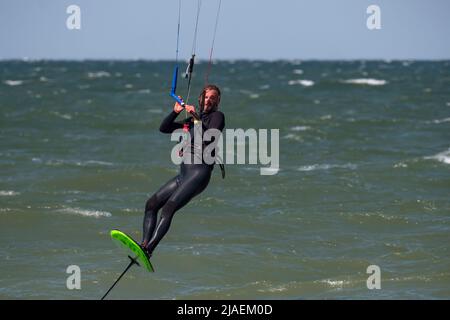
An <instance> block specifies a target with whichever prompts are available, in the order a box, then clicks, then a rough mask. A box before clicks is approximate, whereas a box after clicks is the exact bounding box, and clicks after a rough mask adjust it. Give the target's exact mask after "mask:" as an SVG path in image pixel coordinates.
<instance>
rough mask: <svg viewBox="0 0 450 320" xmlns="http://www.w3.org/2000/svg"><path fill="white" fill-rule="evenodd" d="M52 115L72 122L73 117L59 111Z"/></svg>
mask: <svg viewBox="0 0 450 320" xmlns="http://www.w3.org/2000/svg"><path fill="white" fill-rule="evenodd" d="M51 114H53V115H55V116H57V117H59V118H62V119H65V120H72V116H71V115H70V114H64V113H59V112H57V111H56V112H51Z"/></svg>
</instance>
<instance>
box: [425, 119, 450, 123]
mask: <svg viewBox="0 0 450 320" xmlns="http://www.w3.org/2000/svg"><path fill="white" fill-rule="evenodd" d="M444 122H450V118H444V119H436V120H433V121H431V123H435V124H440V123H444ZM428 123H430V122H428Z"/></svg>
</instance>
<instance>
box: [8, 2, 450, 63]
mask: <svg viewBox="0 0 450 320" xmlns="http://www.w3.org/2000/svg"><path fill="white" fill-rule="evenodd" d="M181 2H182V4H181V30H180V43H179V56H180V58H181V59H188V58H189V57H190V55H191V52H192V47H193V35H194V28H195V20H196V19H195V18H196V12H197V3H198V0H181ZM70 5H77V6H78V7H79V8H80V13H81V14H80V22H81V24H80V25H81V29H79V30H76V29H75V30H71V29H69V28H68V27H67V26H66V21H67V19H68V18H69V16H70V14H68V13H67V12H66V10H67V8H68V7H69V6H70ZM178 5H179V0H127V1H125V0H39V1H37V0H0V59H24V58H28V59H58V60H61V59H65V60H67V59H70V60H83V59H120V60H122V59H123V60H135V59H144V60H161V59H162V60H173V59H175V55H176V42H177V22H178ZM218 5H219V0H201V7H200V18H199V25H198V39H197V46H196V55H197V58H199V59H208V58H209V51H210V48H211V44H212V39H213V31H214V25H215V19H216V13H217V8H218ZM370 5H377V6H378V7H379V8H380V26H381V29H375V30H370V29H369V28H368V27H367V20H368V18H369V17H370V15H371V14H368V13H367V11H366V10H367V8H368V7H369V6H370ZM449 13H450V0H370V1H369V0H339V1H338V0H277V1H275V0H222V2H221V10H220V16H219V22H218V29H217V34H216V39H215V46H214V59H251V60H253V59H258V60H279V59H301V60H350V59H389V60H391V59H420V60H442V59H450V41H449V39H450V36H449V31H450V19H449V18H448V14H449Z"/></svg>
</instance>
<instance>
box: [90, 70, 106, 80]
mask: <svg viewBox="0 0 450 320" xmlns="http://www.w3.org/2000/svg"><path fill="white" fill-rule="evenodd" d="M109 77H111V74H110V73H109V72H106V71H97V72H88V78H89V79H97V78H109Z"/></svg>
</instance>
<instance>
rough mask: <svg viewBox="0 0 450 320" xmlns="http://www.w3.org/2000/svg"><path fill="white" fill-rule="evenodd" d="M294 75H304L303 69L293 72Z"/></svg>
mask: <svg viewBox="0 0 450 320" xmlns="http://www.w3.org/2000/svg"><path fill="white" fill-rule="evenodd" d="M292 73H294V74H303V70H302V69H295V70H293V71H292Z"/></svg>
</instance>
